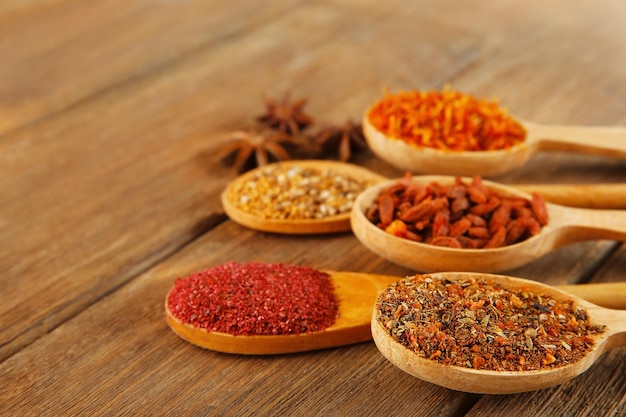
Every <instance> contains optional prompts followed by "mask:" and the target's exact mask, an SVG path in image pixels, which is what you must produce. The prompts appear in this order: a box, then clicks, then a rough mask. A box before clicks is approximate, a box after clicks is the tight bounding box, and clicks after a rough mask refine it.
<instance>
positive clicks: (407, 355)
mask: <svg viewBox="0 0 626 417" xmlns="http://www.w3.org/2000/svg"><path fill="white" fill-rule="evenodd" d="M472 275H473V276H476V277H486V278H487V279H489V278H491V279H493V280H497V282H499V283H501V284H502V286H503V287H504V288H511V289H514V288H521V287H523V288H525V289H527V290H528V291H530V292H533V293H535V294H542V295H543V294H546V295H549V296H550V297H552V298H553V299H555V300H557V301H560V300H566V299H569V300H573V301H574V303H575V305H580V306H582V307H584V308H585V309H586V310H587V314H588V316H589V318H590V320H591V321H592V322H593V323H595V324H599V325H606V328H605V331H604V332H603V333H601V334H598V335H596V336H595V345H594V347H593V349H592V350H591V351H590V352H589V353H587V355H586V356H585V357H583V358H582V359H581V360H579V361H578V362H574V363H572V364H569V365H566V366H562V367H558V368H552V369H549V368H548V369H541V370H534V371H492V370H476V369H470V368H463V367H458V366H453V365H443V364H440V363H438V362H436V361H434V360H430V359H428V358H424V357H420V356H419V355H418V354H416V353H415V352H413V351H411V350H409V349H408V348H406V347H405V346H403V345H402V344H400V343H399V342H397V341H395V340H394V339H393V338H392V337H391V336H390V335H389V333H388V331H387V330H386V329H385V328H384V327H383V325H382V324H381V323H380V321H379V320H378V311H377V309H376V308H375V309H374V313H373V317H372V336H373V338H374V342H375V343H376V346H377V347H378V349H379V350H380V352H381V353H382V354H383V356H385V357H386V358H387V359H388V360H389V361H390V362H391V363H392V364H394V365H395V366H397V367H398V368H400V369H402V370H403V371H405V372H407V373H409V374H411V375H413V376H416V377H418V378H420V379H423V380H426V381H429V382H432V383H434V384H437V385H441V386H444V387H447V388H451V389H454V390H458V391H465V392H473V393H480V394H511V393H516V392H524V391H532V390H537V389H541V388H547V387H551V386H554V385H558V384H562V383H564V382H566V381H568V380H569V379H571V378H574V377H575V376H577V375H579V374H581V373H583V372H584V371H586V370H587V369H588V368H589V367H590V366H591V365H592V364H593V363H594V362H595V361H596V360H597V359H598V358H599V357H600V356H601V355H602V354H603V353H604V352H606V351H607V350H609V349H611V348H614V347H619V346H626V311H617V310H610V309H606V308H602V307H599V306H597V305H594V304H592V303H590V302H588V301H585V300H583V299H580V298H578V297H575V296H574V295H572V294H568V293H566V292H564V291H561V290H559V289H556V288H553V287H550V286H548V285H545V284H541V283H539V282H536V281H530V280H525V279H522V278H513V277H505V276H500V275H487V274H470V273H462V272H459V273H438V274H430V276H431V277H433V279H446V278H447V279H451V278H456V277H458V278H462V277H469V276H472ZM622 291H623V290H622ZM622 294H623V292H622Z"/></svg>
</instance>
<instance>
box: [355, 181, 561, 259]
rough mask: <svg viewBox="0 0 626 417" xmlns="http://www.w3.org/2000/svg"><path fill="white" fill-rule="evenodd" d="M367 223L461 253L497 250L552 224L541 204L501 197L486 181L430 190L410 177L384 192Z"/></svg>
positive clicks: (434, 185) (433, 186)
mask: <svg viewBox="0 0 626 417" xmlns="http://www.w3.org/2000/svg"><path fill="white" fill-rule="evenodd" d="M365 215H366V217H367V218H368V219H369V220H370V221H371V222H372V223H374V224H375V225H376V226H377V227H379V228H381V229H383V230H385V231H386V232H387V233H390V234H392V235H394V236H398V237H401V238H405V239H409V240H413V241H416V242H423V243H427V244H431V245H436V246H447V247H452V248H458V249H483V248H484V249H487V248H497V247H501V246H506V245H512V244H514V243H518V242H521V241H523V240H526V239H528V238H529V237H531V236H533V235H536V234H537V233H539V232H540V231H541V228H542V227H543V226H545V225H546V224H547V223H548V220H549V219H548V209H547V207H546V204H545V201H544V200H543V198H542V197H541V196H540V195H538V194H536V193H534V194H533V195H532V199H531V200H527V199H525V198H520V197H513V196H503V195H500V194H499V193H498V192H497V191H495V190H491V189H489V188H488V187H486V186H485V185H484V184H483V182H482V178H480V177H478V176H476V177H473V179H472V181H471V182H467V183H466V182H464V181H463V180H462V179H461V178H459V177H457V178H456V180H455V182H454V183H453V184H449V185H442V184H439V183H437V182H432V183H430V184H428V185H422V184H418V183H416V182H413V181H412V177H411V174H409V173H407V174H406V175H405V177H404V178H403V179H401V180H399V181H398V182H396V183H394V184H392V185H391V186H389V187H387V188H385V189H383V190H382V191H381V192H380V194H379V195H378V196H377V197H376V200H375V201H374V202H373V203H372V205H371V206H370V207H368V209H367V210H366V213H365Z"/></svg>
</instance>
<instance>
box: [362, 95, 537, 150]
mask: <svg viewBox="0 0 626 417" xmlns="http://www.w3.org/2000/svg"><path fill="white" fill-rule="evenodd" d="M367 117H368V119H369V121H370V123H371V124H372V125H373V126H374V127H375V128H376V129H378V130H379V131H380V132H382V133H384V134H385V135H386V136H388V137H391V138H396V139H400V140H403V141H405V142H406V143H408V144H410V145H414V146H418V147H428V148H435V149H442V150H448V151H492V150H500V149H507V148H510V147H512V146H514V145H516V144H518V143H521V142H523V141H524V140H525V138H526V131H525V130H524V128H523V127H522V125H521V124H520V123H518V122H517V121H516V120H515V119H514V118H512V117H511V116H509V115H508V114H507V112H506V111H505V110H504V109H502V108H501V107H499V106H498V103H497V102H495V101H486V100H482V99H477V98H475V97H473V96H470V95H467V94H463V93H460V92H458V91H453V90H451V89H450V88H449V87H446V88H444V90H443V91H441V92H439V91H400V92H398V93H396V94H392V93H387V94H386V95H385V97H384V98H383V99H382V100H380V101H379V102H377V103H376V104H375V105H374V106H372V108H371V109H370V110H369V112H368V114H367Z"/></svg>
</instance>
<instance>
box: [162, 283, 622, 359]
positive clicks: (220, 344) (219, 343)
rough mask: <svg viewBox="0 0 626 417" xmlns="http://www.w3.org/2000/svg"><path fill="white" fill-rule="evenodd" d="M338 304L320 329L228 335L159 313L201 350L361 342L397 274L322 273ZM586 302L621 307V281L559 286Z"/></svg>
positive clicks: (263, 350) (297, 348) (282, 349)
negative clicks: (378, 300) (381, 295)
mask: <svg viewBox="0 0 626 417" xmlns="http://www.w3.org/2000/svg"><path fill="white" fill-rule="evenodd" d="M327 272H328V274H329V275H330V279H331V280H332V282H333V286H334V293H335V297H336V299H337V302H338V304H339V315H338V317H337V320H336V321H335V323H334V324H333V325H332V326H330V327H328V328H326V329H325V330H323V331H320V332H313V333H306V334H297V335H276V336H243V335H242V336H233V335H231V334H228V333H221V332H209V331H207V330H205V329H201V328H198V327H195V326H192V325H190V324H189V323H184V322H182V321H181V320H180V319H178V318H176V317H175V316H174V315H173V314H172V312H171V311H170V310H169V309H168V307H167V306H168V298H169V295H170V293H171V290H170V293H168V294H167V296H166V299H165V317H166V321H167V323H168V325H169V326H170V328H171V329H172V330H173V331H174V333H176V334H177V335H178V336H180V337H181V338H182V339H184V340H186V341H188V342H190V343H192V344H194V345H196V346H200V347H202V348H205V349H209V350H213V351H217V352H223V353H233V354H242V355H274V354H283V353H294V352H304V351H312V350H318V349H325V348H330V347H336V346H345V345H350V344H354V343H361V342H366V341H369V340H371V339H372V333H371V320H372V307H373V306H374V304H375V301H376V297H377V296H378V294H379V293H380V292H381V291H382V290H383V289H385V288H386V287H387V286H388V285H390V284H392V283H394V282H396V281H398V280H399V279H400V277H395V276H388V275H378V274H366V273H359V272H338V271H327ZM561 288H563V289H564V290H567V291H569V292H571V293H574V294H578V295H579V296H581V297H584V298H585V299H587V300H590V301H594V302H596V303H598V304H601V305H604V306H606V307H611V308H626V283H606V284H584V285H568V286H563V287H561Z"/></svg>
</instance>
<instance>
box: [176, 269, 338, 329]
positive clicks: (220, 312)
mask: <svg viewBox="0 0 626 417" xmlns="http://www.w3.org/2000/svg"><path fill="white" fill-rule="evenodd" d="M333 290H334V288H333V284H332V281H331V280H330V277H329V275H328V274H326V273H325V272H322V271H318V270H316V269H313V268H309V267H306V266H298V265H287V264H267V263H254V262H250V263H243V264H238V263H235V262H230V263H226V264H222V265H217V266H214V267H211V268H208V269H205V270H204V271H200V272H197V273H195V274H192V275H189V276H188V277H185V278H179V279H177V280H176V282H175V283H174V287H173V288H172V290H171V291H170V294H169V297H168V299H167V307H168V309H169V310H170V312H171V313H172V315H173V316H174V317H176V318H178V319H179V320H181V321H182V322H184V323H188V324H191V325H193V326H195V327H198V328H203V329H206V330H207V331H210V332H222V333H230V334H232V335H247V336H250V335H286V334H300V333H311V332H317V331H321V330H324V329H325V328H327V327H328V326H330V325H332V324H333V323H334V322H335V319H336V318H337V314H338V304H337V301H336V300H335V296H334V291H333Z"/></svg>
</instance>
